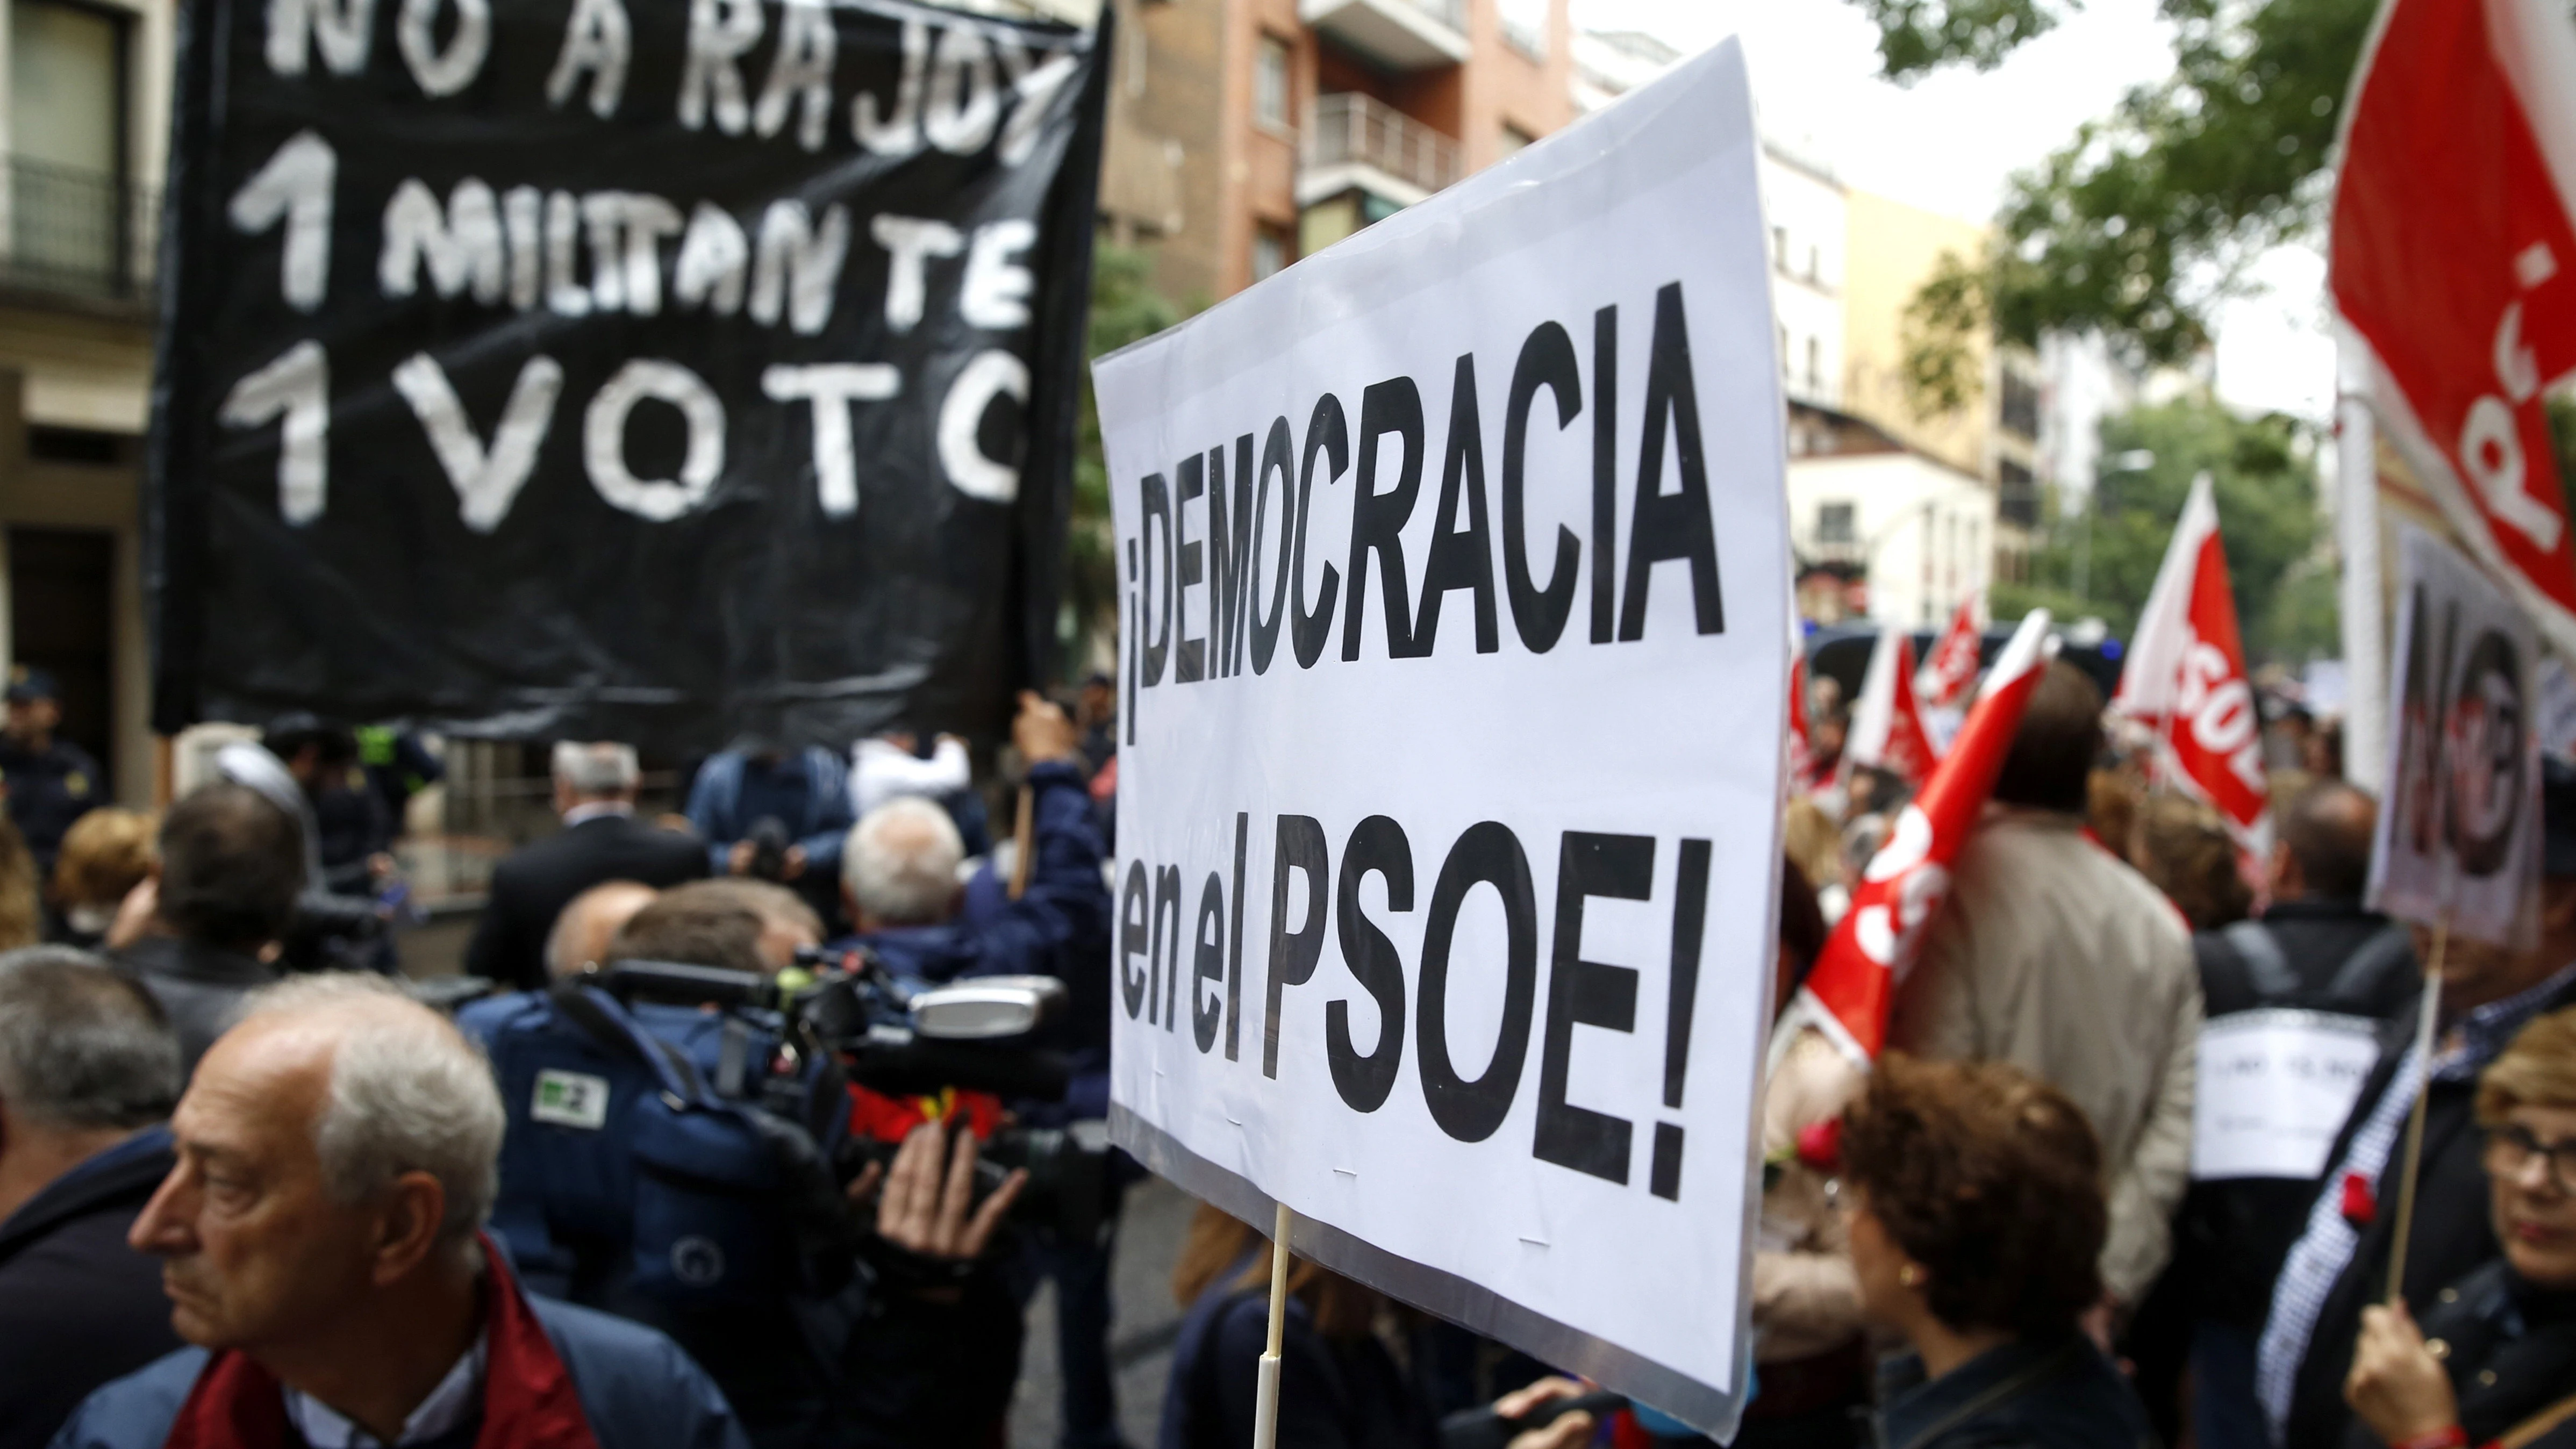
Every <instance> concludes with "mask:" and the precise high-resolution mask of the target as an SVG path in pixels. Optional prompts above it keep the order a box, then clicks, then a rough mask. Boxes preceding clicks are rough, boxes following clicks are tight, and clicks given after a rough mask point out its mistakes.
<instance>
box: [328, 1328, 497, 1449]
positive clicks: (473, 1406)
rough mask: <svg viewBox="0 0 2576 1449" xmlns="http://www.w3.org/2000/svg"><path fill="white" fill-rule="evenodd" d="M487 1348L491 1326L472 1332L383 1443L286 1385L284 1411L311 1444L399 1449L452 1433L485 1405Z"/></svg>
mask: <svg viewBox="0 0 2576 1449" xmlns="http://www.w3.org/2000/svg"><path fill="white" fill-rule="evenodd" d="M490 1352H491V1334H490V1331H489V1330H485V1331H484V1332H482V1333H477V1334H476V1335H474V1346H473V1347H472V1348H469V1349H467V1350H465V1353H464V1355H463V1356H462V1357H460V1358H458V1359H457V1360H456V1366H455V1367H454V1368H451V1369H449V1370H448V1371H447V1377H445V1378H443V1379H440V1380H439V1381H438V1387H436V1388H434V1389H431V1390H430V1391H429V1397H428V1398H425V1399H423V1400H421V1401H420V1407H418V1408H416V1409H414V1410H412V1411H411V1417H409V1418H407V1419H405V1420H403V1428H402V1437H401V1438H399V1439H397V1440H395V1441H394V1443H393V1444H392V1445H387V1444H385V1443H384V1442H383V1441H381V1440H379V1439H377V1438H376V1436H375V1435H373V1434H370V1433H368V1432H367V1431H366V1430H365V1429H363V1428H361V1427H359V1426H358V1425H357V1424H354V1423H352V1422H350V1420H349V1419H348V1418H347V1417H346V1416H344V1415H343V1414H341V1413H340V1411H339V1410H337V1409H334V1408H332V1407H331V1406H330V1405H328V1404H326V1403H324V1402H322V1401H321V1400H320V1399H317V1398H314V1397H313V1396H312V1395H310V1394H306V1393H303V1392H300V1391H298V1390H295V1389H285V1390H284V1393H285V1395H286V1417H287V1418H289V1419H291V1420H293V1421H294V1423H295V1429H296V1432H297V1433H299V1434H302V1435H303V1436H304V1442H305V1443H307V1444H309V1445H311V1446H312V1449H398V1446H400V1445H404V1444H418V1443H421V1442H422V1441H424V1440H429V1439H435V1438H437V1437H438V1436H440V1435H441V1434H448V1433H453V1432H454V1431H455V1430H456V1429H457V1428H458V1427H459V1426H461V1425H463V1424H464V1423H466V1422H467V1421H468V1420H470V1419H472V1418H473V1417H474V1416H475V1414H477V1413H478V1412H480V1411H481V1410H482V1407H483V1363H484V1360H485V1358H486V1357H487V1356H488V1355H489V1354H490Z"/></svg>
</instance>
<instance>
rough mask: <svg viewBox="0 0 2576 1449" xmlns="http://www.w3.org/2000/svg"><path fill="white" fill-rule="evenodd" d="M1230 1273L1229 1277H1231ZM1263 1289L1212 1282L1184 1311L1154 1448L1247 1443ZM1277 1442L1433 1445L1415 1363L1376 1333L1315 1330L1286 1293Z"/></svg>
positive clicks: (1305, 1448) (1316, 1446) (1344, 1448)
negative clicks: (1401, 1359)
mask: <svg viewBox="0 0 2576 1449" xmlns="http://www.w3.org/2000/svg"><path fill="white" fill-rule="evenodd" d="M1231 1278H1232V1275H1231V1274H1229V1276H1228V1279H1227V1280H1226V1281H1231ZM1269 1325H1270V1298H1269V1290H1268V1289H1267V1288H1262V1289H1228V1288H1224V1287H1218V1288H1212V1289H1210V1290H1208V1291H1207V1292H1206V1293H1205V1294H1203V1295H1201V1297H1200V1299H1199V1301H1198V1302H1197V1303H1195V1304H1193V1305H1191V1307H1190V1311H1189V1312H1188V1313H1187V1314H1186V1315H1184V1316H1183V1318H1182V1319H1181V1336H1180V1341H1179V1342H1177V1343H1175V1344H1174V1345H1173V1346H1172V1373H1171V1378H1170V1380H1169V1382H1168V1383H1167V1384H1166V1385H1165V1387H1164V1390H1163V1421H1162V1426H1161V1430H1160V1432H1159V1434H1158V1435H1157V1436H1156V1440H1155V1443H1156V1446H1157V1449H1234V1446H1236V1445H1241V1444H1249V1443H1251V1442H1252V1420H1253V1407H1254V1400H1255V1399H1256V1397H1257V1386H1258V1383H1259V1377H1260V1372H1259V1370H1260V1361H1261V1355H1262V1352H1263V1350H1265V1349H1267V1348H1268V1347H1269V1342H1270V1326H1269ZM1279 1353H1280V1359H1281V1363H1280V1369H1279V1381H1280V1383H1281V1384H1282V1385H1283V1386H1284V1385H1289V1384H1294V1385H1296V1387H1295V1388H1294V1389H1290V1388H1286V1387H1283V1388H1282V1389H1281V1390H1280V1395H1279V1449H1435V1446H1437V1445H1438V1444H1439V1442H1440V1434H1439V1426H1438V1422H1437V1421H1436V1419H1435V1418H1434V1417H1433V1414H1432V1411H1431V1396H1430V1392H1429V1389H1428V1386H1427V1385H1426V1384H1424V1383H1423V1381H1422V1378H1421V1373H1420V1365H1421V1364H1422V1363H1423V1360H1424V1356H1423V1355H1422V1354H1421V1353H1419V1352H1417V1353H1415V1354H1413V1355H1412V1356H1411V1357H1412V1360H1413V1363H1414V1365H1415V1367H1414V1368H1411V1369H1408V1368H1406V1367H1405V1366H1403V1365H1401V1364H1399V1363H1397V1362H1396V1359H1395V1356H1394V1355H1393V1354H1392V1353H1390V1352H1388V1351H1387V1346H1386V1345H1385V1344H1384V1343H1382V1342H1380V1341H1379V1340H1378V1339H1377V1337H1376V1336H1375V1335H1362V1336H1361V1337H1359V1338H1357V1339H1353V1340H1347V1341H1345V1340H1338V1339H1330V1338H1326V1337H1325V1336H1324V1335H1323V1334H1321V1333H1319V1332H1317V1331H1316V1330H1315V1326H1314V1317H1313V1314H1312V1312H1311V1311H1310V1310H1309V1309H1308V1308H1307V1307H1306V1300H1304V1299H1303V1298H1299V1297H1297V1296H1295V1295H1294V1294H1291V1295H1290V1296H1289V1299H1288V1322H1287V1324H1286V1332H1285V1333H1283V1334H1282V1335H1281V1339H1280V1349H1279Z"/></svg>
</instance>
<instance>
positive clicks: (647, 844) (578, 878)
mask: <svg viewBox="0 0 2576 1449" xmlns="http://www.w3.org/2000/svg"><path fill="white" fill-rule="evenodd" d="M706 873H707V851H706V847H705V846H703V845H701V844H699V843H698V842H697V841H696V840H695V839H692V838H691V837H689V836H686V835H682V834H680V833H679V832H678V831H675V830H663V829H660V828H659V827H656V826H652V825H647V824H645V823H644V822H642V821H640V820H637V819H635V818H634V817H632V816H627V815H599V816H594V817H592V818H590V819H588V820H585V821H583V822H581V823H580V824H579V825H575V826H572V827H571V828H569V829H567V830H564V831H562V832H561V833H559V834H555V835H549V836H547V837H546V838H545V839H543V840H539V841H535V842H533V843H531V844H528V845H523V846H521V847H519V849H517V850H516V851H513V852H512V853H511V854H510V856H509V857H508V858H507V859H505V860H503V861H502V862H501V863H500V864H499V865H497V866H495V867H493V869H492V888H491V894H490V896H489V897H488V898H487V899H486V900H485V902H484V905H483V919H482V921H481V923H480V924H478V925H477V926H476V927H475V928H474V941H473V944H471V945H470V946H468V947H467V948H466V951H465V969H466V970H467V971H468V972H471V973H472V974H474V975H476V976H488V977H490V978H492V979H493V980H495V981H498V982H502V983H504V984H506V985H509V986H512V987H516V988H518V989H519V990H522V991H534V990H537V989H540V988H542V987H543V986H544V985H545V984H546V934H547V933H548V932H549V931H552V930H553V929H554V924H555V917H556V916H557V915H559V914H561V913H562V911H563V908H564V907H565V906H566V905H568V904H570V903H571V901H572V898H573V897H575V896H577V895H580V894H581V893H582V892H583V891H586V890H588V889H590V888H591V887H592V886H595V885H599V884H602V883H603V882H607V881H612V880H631V881H635V882H637V883H638V884H642V885H648V886H652V887H654V888H656V889H660V888H662V887H666V886H675V885H678V884H679V883H680V882H682V881H687V880H698V879H700V878H702V877H704V876H705V875H706Z"/></svg>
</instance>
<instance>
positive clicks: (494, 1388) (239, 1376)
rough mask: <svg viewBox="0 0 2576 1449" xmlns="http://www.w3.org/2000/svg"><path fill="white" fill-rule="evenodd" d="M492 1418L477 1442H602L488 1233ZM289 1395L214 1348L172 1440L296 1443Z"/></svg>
mask: <svg viewBox="0 0 2576 1449" xmlns="http://www.w3.org/2000/svg"><path fill="white" fill-rule="evenodd" d="M483 1260H484V1262H485V1263H486V1264H488V1265H489V1268H488V1270H487V1272H486V1274H485V1277H484V1292H483V1301H484V1303H485V1305H486V1308H485V1313H484V1332H485V1334H486V1338H485V1343H484V1367H483V1427H482V1429H481V1431H480V1432H479V1433H477V1434H476V1435H475V1438H474V1449H599V1440H598V1439H597V1437H595V1436H594V1435H593V1434H592V1433H591V1432H590V1420H589V1418H588V1417H587V1416H585V1415H584V1414H583V1413H582V1411H581V1398H580V1396H579V1395H578V1394H577V1393H575V1392H574V1390H573V1383H572V1375H571V1374H570V1373H568V1372H566V1371H565V1369H564V1364H563V1358H562V1357H561V1356H560V1355H558V1354H557V1353H556V1352H555V1346H554V1341H553V1340H552V1339H550V1338H548V1337H546V1330H545V1325H543V1324H541V1323H539V1322H537V1315H536V1314H535V1313H534V1312H533V1311H532V1310H530V1309H529V1307H528V1300H527V1298H526V1296H525V1295H523V1294H522V1293H520V1291H519V1284H518V1280H517V1279H515V1278H513V1277H511V1276H510V1270H509V1269H508V1268H506V1267H503V1266H502V1263H501V1252H500V1249H498V1248H496V1247H494V1246H493V1245H492V1240H491V1239H490V1238H489V1237H486V1238H485V1239H484V1240H483ZM289 1442H291V1436H290V1435H289V1434H288V1432H287V1426H286V1395H285V1392H284V1391H283V1389H281V1388H280V1386H279V1384H278V1382H277V1376H276V1375H274V1374H272V1373H270V1372H269V1371H268V1370H267V1369H264V1368H262V1367H260V1366H259V1365H258V1364H257V1363H255V1362H253V1361H252V1359H251V1357H250V1356H249V1355H248V1354H245V1353H240V1352H237V1351H235V1350H232V1349H225V1350H223V1351H221V1352H219V1353H215V1354H212V1355H210V1356H209V1357H208V1358H207V1359H206V1366H205V1368H204V1370H203V1371H202V1372H200V1373H199V1374H198V1375H197V1383H196V1386H195V1387H194V1388H192V1389H190V1390H189V1391H188V1402H186V1403H185V1404H182V1405H180V1407H179V1417H178V1418H177V1419H175V1420H173V1421H172V1422H171V1425H170V1437H169V1438H168V1439H166V1440H164V1441H163V1442H162V1449H286V1446H287V1445H288V1443H289Z"/></svg>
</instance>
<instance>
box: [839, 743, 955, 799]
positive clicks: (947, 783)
mask: <svg viewBox="0 0 2576 1449" xmlns="http://www.w3.org/2000/svg"><path fill="white" fill-rule="evenodd" d="M971 779H973V770H972V767H971V766H970V765H969V763H968V761H967V759H966V747H965V746H964V745H963V744H960V743H958V742H957V741H956V740H954V739H944V740H941V741H940V742H939V746H938V748H937V749H934V750H932V751H931V753H930V758H929V759H926V760H925V759H922V758H921V757H919V756H918V755H915V754H914V753H913V752H912V751H910V750H907V749H905V748H903V747H902V746H901V745H897V744H895V743H893V742H892V741H890V740H881V739H865V740H861V741H859V743H858V747H857V748H856V749H854V750H852V751H851V752H850V806H851V808H852V809H853V810H855V811H857V812H858V814H859V815H860V817H862V818H865V816H866V815H867V813H868V812H869V811H871V810H874V809H875V808H877V807H878V806H880V805H882V804H884V803H885V802H887V801H888V800H892V799H894V798H895V797H897V796H899V795H930V796H939V795H945V794H947V793H949V792H950V791H952V790H963V789H965V788H966V785H967V783H968V782H969V781H970V780H971Z"/></svg>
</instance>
